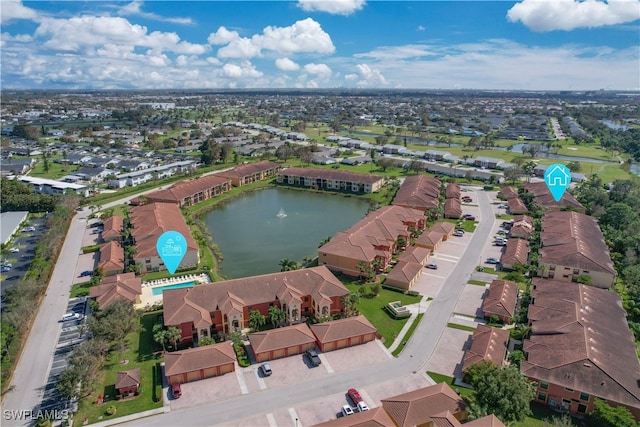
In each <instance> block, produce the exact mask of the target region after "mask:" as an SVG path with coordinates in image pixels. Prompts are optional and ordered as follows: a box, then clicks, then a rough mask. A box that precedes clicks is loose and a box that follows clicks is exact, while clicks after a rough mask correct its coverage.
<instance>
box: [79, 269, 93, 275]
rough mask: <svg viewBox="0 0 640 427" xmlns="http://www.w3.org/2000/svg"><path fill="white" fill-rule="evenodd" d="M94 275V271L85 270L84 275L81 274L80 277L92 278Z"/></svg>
mask: <svg viewBox="0 0 640 427" xmlns="http://www.w3.org/2000/svg"><path fill="white" fill-rule="evenodd" d="M92 275H93V271H91V270H85V271H83V272H82V273H80V277H87V276H92Z"/></svg>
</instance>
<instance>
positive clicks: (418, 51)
mask: <svg viewBox="0 0 640 427" xmlns="http://www.w3.org/2000/svg"><path fill="white" fill-rule="evenodd" d="M433 55H434V52H432V51H431V48H430V46H427V45H418V44H409V45H404V46H380V47H378V48H377V49H374V50H372V51H370V52H366V53H359V54H355V55H354V56H355V57H356V58H373V59H378V60H383V59H385V60H400V59H410V58H421V57H425V56H433Z"/></svg>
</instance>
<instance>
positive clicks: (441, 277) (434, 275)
mask: <svg viewBox="0 0 640 427" xmlns="http://www.w3.org/2000/svg"><path fill="white" fill-rule="evenodd" d="M427 275H428V276H429V277H436V278H438V279H446V278H447V277H448V276H438V275H437V274H433V273H427Z"/></svg>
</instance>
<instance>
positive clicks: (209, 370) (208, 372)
mask: <svg viewBox="0 0 640 427" xmlns="http://www.w3.org/2000/svg"><path fill="white" fill-rule="evenodd" d="M217 374H218V369H216V368H215V367H213V368H207V369H205V370H204V373H203V374H202V375H203V378H211V377H215V376H216V375H217Z"/></svg>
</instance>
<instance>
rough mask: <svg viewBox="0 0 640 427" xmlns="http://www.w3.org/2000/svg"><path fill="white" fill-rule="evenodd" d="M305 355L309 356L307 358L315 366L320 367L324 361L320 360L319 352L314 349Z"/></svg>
mask: <svg viewBox="0 0 640 427" xmlns="http://www.w3.org/2000/svg"><path fill="white" fill-rule="evenodd" d="M304 354H306V355H307V357H308V358H309V361H310V362H311V364H312V365H313V366H319V365H320V364H321V363H322V361H321V360H320V356H318V352H317V351H315V350H313V349H309V350H307V351H305V352H304Z"/></svg>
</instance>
